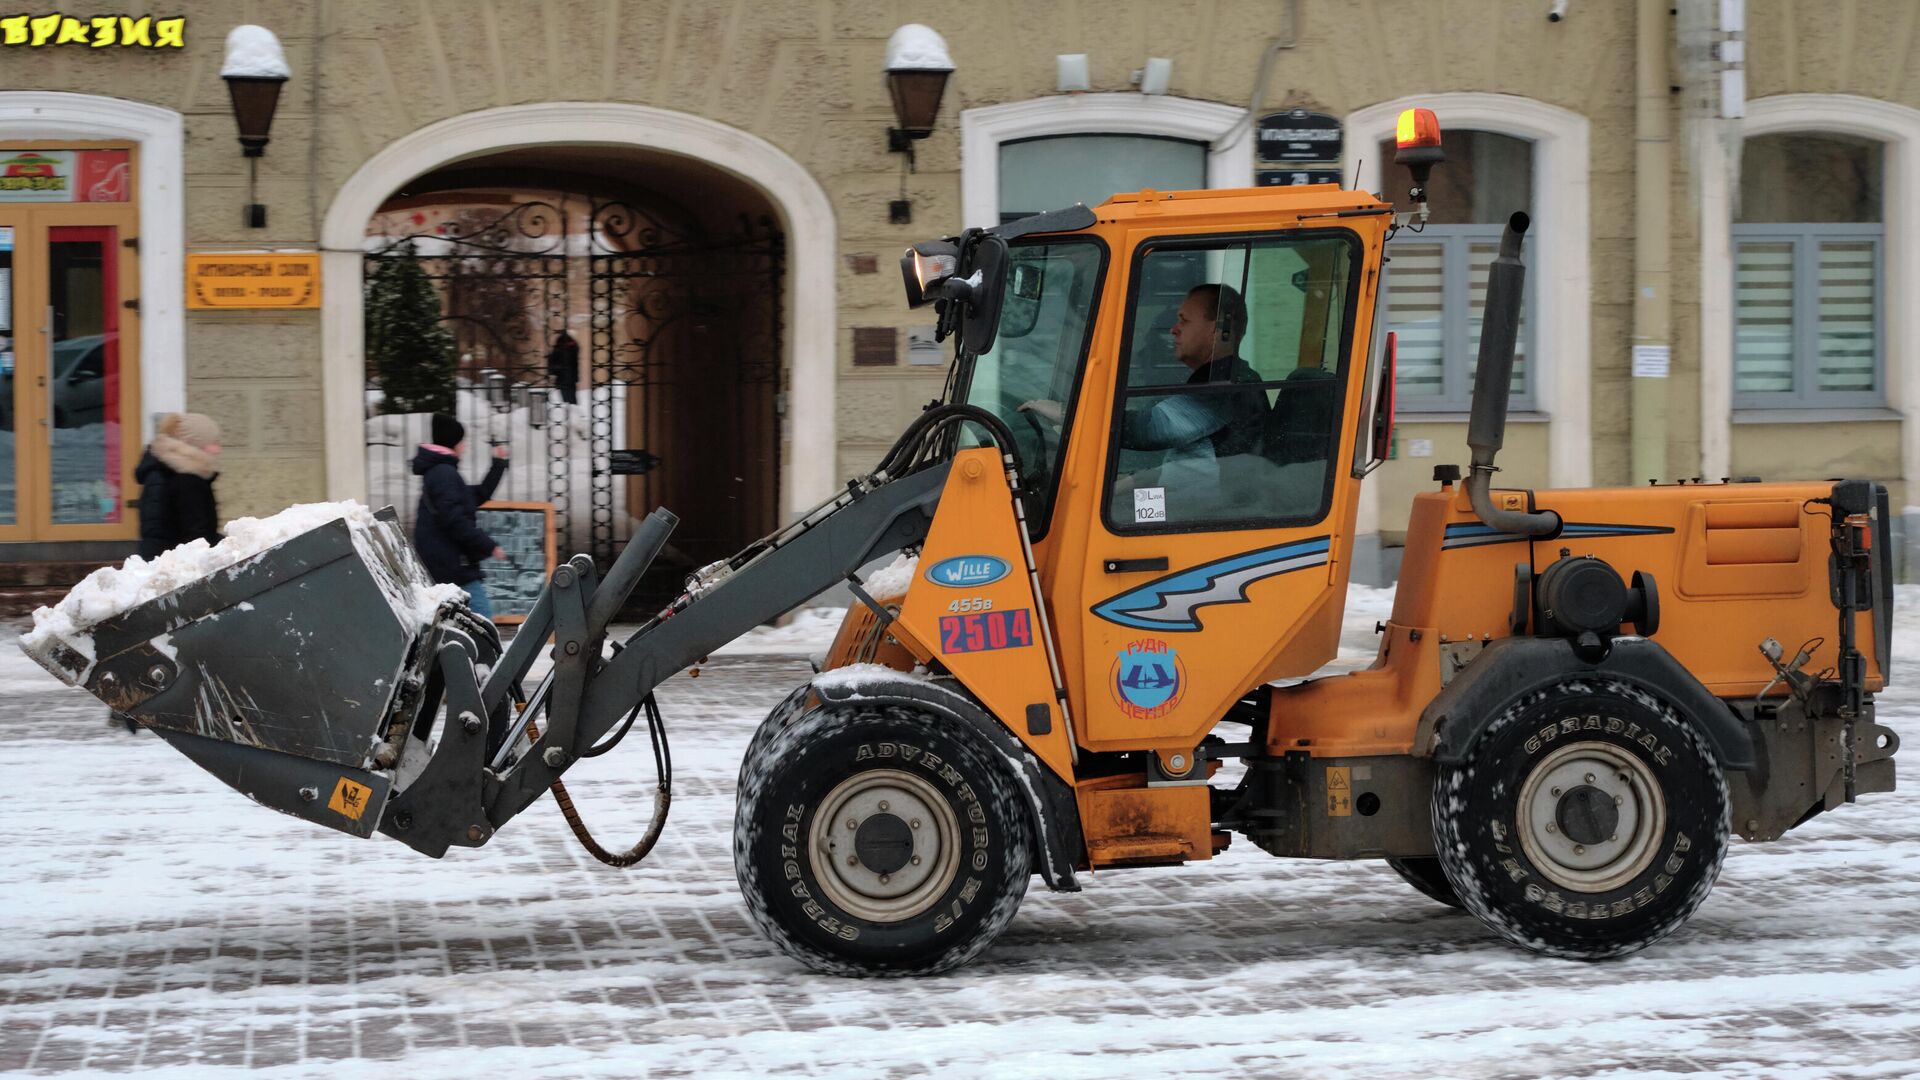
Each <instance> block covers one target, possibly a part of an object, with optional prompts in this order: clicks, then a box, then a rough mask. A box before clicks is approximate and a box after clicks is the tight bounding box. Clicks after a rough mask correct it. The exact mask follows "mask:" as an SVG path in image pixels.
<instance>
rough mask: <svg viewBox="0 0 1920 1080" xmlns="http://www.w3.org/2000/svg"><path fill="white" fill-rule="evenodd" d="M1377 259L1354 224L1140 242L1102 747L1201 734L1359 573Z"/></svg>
mask: <svg viewBox="0 0 1920 1080" xmlns="http://www.w3.org/2000/svg"><path fill="white" fill-rule="evenodd" d="M1364 264H1365V259H1364V257H1363V252H1362V248H1361V241H1360V239H1359V237H1358V236H1356V235H1355V234H1354V233H1352V232H1350V231H1348V230H1345V229H1316V230H1294V231H1290V232H1288V233H1285V234H1272V233H1269V234H1256V235H1241V236H1233V237H1219V236H1209V237H1202V238H1197V239H1185V238H1166V239H1160V240H1155V241H1153V242H1151V243H1150V244H1148V245H1145V246H1143V247H1141V248H1139V249H1137V250H1136V252H1135V254H1134V257H1133V265H1132V278H1131V286H1130V289H1129V293H1128V301H1127V309H1128V310H1127V324H1126V328H1125V330H1124V333H1123V337H1122V339H1121V345H1120V356H1119V358H1118V361H1119V362H1118V364H1117V365H1116V368H1117V382H1116V385H1115V387H1114V391H1115V392H1114V394H1113V399H1112V400H1113V407H1112V412H1111V416H1110V417H1109V418H1108V425H1109V426H1108V431H1107V433H1106V441H1107V447H1106V453H1105V455H1104V456H1105V466H1104V475H1103V476H1102V477H1101V485H1102V486H1101V488H1100V491H1101V495H1100V506H1099V507H1098V510H1097V514H1096V523H1095V524H1094V526H1093V528H1092V529H1091V530H1090V533H1089V537H1088V547H1087V557H1086V559H1085V560H1084V563H1083V569H1082V571H1081V573H1082V574H1083V575H1084V577H1083V579H1082V589H1083V591H1082V593H1081V595H1082V596H1084V597H1085V598H1086V599H1087V600H1088V601H1089V603H1087V604H1086V605H1085V607H1084V610H1085V615H1084V621H1083V626H1084V628H1085V632H1084V638H1083V641H1084V646H1083V648H1084V654H1083V655H1084V657H1085V659H1084V662H1083V663H1082V664H1081V672H1082V674H1081V677H1082V678H1083V679H1084V680H1085V685H1084V686H1083V687H1082V693H1083V695H1084V696H1083V700H1084V701H1085V702H1086V705H1085V707H1084V716H1085V719H1086V729H1087V739H1086V744H1085V745H1087V746H1088V747H1089V748H1090V749H1096V750H1099V749H1109V748H1120V747H1123V746H1128V745H1134V746H1138V745H1142V744H1143V743H1148V742H1155V741H1160V742H1159V745H1162V746H1166V745H1170V744H1172V743H1174V742H1175V741H1176V740H1178V741H1179V742H1181V743H1182V744H1183V745H1185V746H1186V747H1191V746H1192V745H1193V744H1194V743H1195V742H1197V740H1198V739H1199V738H1200V736H1201V735H1203V734H1205V732H1206V731H1208V730H1209V729H1210V728H1211V727H1212V726H1213V724H1214V722H1215V721H1216V720H1217V719H1218V718H1219V716H1220V715H1221V713H1222V712H1223V711H1224V710H1225V708H1226V707H1227V706H1228V705H1229V704H1231V702H1232V701H1234V700H1235V699H1236V698H1237V697H1238V696H1239V695H1240V694H1241V693H1243V692H1244V691H1245V689H1246V688H1247V687H1249V686H1251V685H1253V684H1255V683H1257V682H1259V681H1262V679H1263V678H1264V677H1265V676H1266V674H1267V673H1269V672H1270V670H1271V669H1272V668H1273V667H1275V665H1276V659H1277V658H1278V657H1280V656H1281V655H1282V652H1283V649H1284V644H1285V643H1286V642H1287V641H1289V640H1290V639H1293V638H1295V637H1297V636H1299V635H1300V634H1301V632H1302V628H1303V627H1305V626H1307V625H1308V624H1309V623H1310V622H1312V621H1314V620H1316V619H1317V618H1318V616H1319V615H1320V614H1321V613H1322V611H1323V610H1324V609H1325V608H1326V605H1327V604H1328V602H1329V598H1330V595H1331V584H1332V582H1334V581H1335V580H1337V579H1343V578H1344V572H1341V573H1339V574H1335V572H1334V571H1333V570H1332V569H1331V565H1332V564H1333V563H1334V562H1335V561H1336V559H1337V558H1338V557H1340V556H1342V554H1343V552H1344V550H1345V543H1344V541H1347V540H1350V538H1349V537H1346V536H1345V535H1344V534H1345V533H1346V532H1348V531H1349V530H1346V529H1343V528H1341V527H1340V524H1339V522H1340V519H1341V518H1342V516H1343V513H1344V511H1337V510H1336V507H1344V506H1345V505H1346V504H1347V503H1349V502H1350V501H1351V499H1350V494H1351V486H1352V484H1353V483H1354V481H1353V480H1352V478H1351V477H1350V476H1349V475H1348V474H1349V469H1348V468H1346V467H1345V466H1347V465H1348V464H1349V463H1348V461H1347V456H1346V453H1345V452H1344V451H1346V450H1348V449H1350V447H1351V440H1346V439H1342V438H1341V437H1340V431H1339V429H1340V426H1341V423H1340V421H1341V417H1342V415H1343V413H1344V412H1345V402H1346V397H1347V393H1348V386H1349V384H1350V383H1351V382H1352V381H1353V380H1352V379H1351V378H1349V372H1350V369H1351V364H1350V360H1351V358H1352V347H1351V340H1352V328H1353V324H1354V313H1355V310H1356V304H1357V299H1358V295H1359V292H1360V278H1361V270H1362V268H1363V266H1364ZM1314 625H1316V626H1317V622H1316V623H1314Z"/></svg>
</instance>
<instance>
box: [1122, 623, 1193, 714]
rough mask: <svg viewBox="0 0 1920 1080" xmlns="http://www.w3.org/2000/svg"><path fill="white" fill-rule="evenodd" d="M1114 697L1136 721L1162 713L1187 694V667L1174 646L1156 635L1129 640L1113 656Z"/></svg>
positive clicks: (1168, 711) (1177, 703)
mask: <svg viewBox="0 0 1920 1080" xmlns="http://www.w3.org/2000/svg"><path fill="white" fill-rule="evenodd" d="M1109 678H1110V679H1111V688H1112V690H1113V700H1114V702H1115V703H1116V704H1118V705H1119V706H1120V711H1121V712H1123V713H1126V714H1127V715H1128V716H1130V717H1132V718H1134V719H1135V720H1151V719H1153V718H1154V717H1157V716H1165V715H1166V714H1168V713H1170V712H1172V711H1173V710H1174V709H1175V708H1177V707H1178V706H1179V704H1180V699H1181V697H1182V696H1184V695H1185V694H1186V689H1187V685H1186V684H1187V668H1186V665H1185V664H1183V663H1181V662H1180V656H1179V654H1178V653H1176V652H1174V650H1173V647H1172V646H1171V645H1168V644H1167V643H1166V642H1164V641H1161V640H1160V639H1159V638H1141V639H1139V640H1138V641H1133V642H1129V643H1128V645H1127V647H1126V648H1124V649H1121V650H1120V652H1119V654H1118V655H1117V656H1115V657H1114V658H1113V671H1112V673H1111V675H1110V676H1109Z"/></svg>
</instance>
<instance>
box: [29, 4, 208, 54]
mask: <svg viewBox="0 0 1920 1080" xmlns="http://www.w3.org/2000/svg"><path fill="white" fill-rule="evenodd" d="M0 45H22V46H25V47H27V48H29V49H42V48H46V47H47V46H49V45H85V46H87V47H89V48H94V49H106V48H112V47H114V46H119V47H121V48H129V49H133V48H139V49H184V48H186V46H187V20H186V18H185V17H184V16H181V17H176V18H171V19H156V18H154V17H153V16H151V15H141V16H137V17H136V16H133V15H101V16H99V17H97V18H90V17H87V16H84V15H83V16H80V17H79V18H75V17H73V16H71V15H62V14H60V13H59V12H57V11H55V12H50V13H48V14H46V15H7V16H0Z"/></svg>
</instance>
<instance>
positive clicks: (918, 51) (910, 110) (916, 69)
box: [887, 23, 953, 169]
mask: <svg viewBox="0 0 1920 1080" xmlns="http://www.w3.org/2000/svg"><path fill="white" fill-rule="evenodd" d="M952 74H953V58H952V57H951V56H949V55H948V54H947V43H946V41H945V39H943V38H942V37H941V36H940V35H939V34H937V33H935V32H934V30H933V29H932V28H931V27H926V26H922V25H920V24H919V23H908V24H907V25H905V26H902V27H901V28H900V29H898V30H895V31H894V32H893V37H891V38H889V39H887V89H888V90H889V91H890V92H891V93H892V95H893V116H894V119H895V120H897V121H899V124H900V126H899V127H892V128H888V129H887V149H888V150H890V151H892V152H893V153H896V154H905V155H907V167H908V168H909V169H911V168H912V167H913V144H914V143H915V142H916V141H917V140H920V139H924V138H926V137H927V136H928V135H931V134H933V122H934V120H935V119H936V118H937V117H939V115H940V96H941V95H942V94H944V93H945V92H946V89H947V77H948V76H949V75H952Z"/></svg>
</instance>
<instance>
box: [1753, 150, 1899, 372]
mask: <svg viewBox="0 0 1920 1080" xmlns="http://www.w3.org/2000/svg"><path fill="white" fill-rule="evenodd" d="M1882 158H1883V155H1882V152H1881V144H1880V143H1878V142H1876V141H1874V140H1872V139H1861V138H1854V137H1851V136H1844V135H1826V134H1820V135H1815V134H1807V133H1798V132H1795V133H1787V134H1779V135H1759V136H1755V137H1753V138H1751V139H1748V140H1746V142H1745V144H1744V148H1743V151H1742V153H1741V160H1740V207H1739V212H1738V216H1737V217H1736V218H1735V223H1734V225H1733V259H1734V266H1733V286H1734V308H1733V321H1734V326H1733V347H1734V377H1733V392H1734V404H1735V406H1736V407H1739V408H1743V409H1751V408H1770V407H1778V408H1848V407H1860V406H1875V405H1880V404H1882V403H1884V402H1885V400H1886V379H1885V364H1884V363H1883V362H1882V360H1881V355H1882V353H1883V351H1884V350H1883V348H1882V345H1881V343H1882V341H1883V339H1884V336H1883V334H1882V332H1881V308H1882V303H1881V300H1882V297H1881V287H1880V281H1881V266H1882V260H1883V253H1882V248H1883V240H1884V237H1883V235H1882V226H1881V217H1880V199H1881V183H1882Z"/></svg>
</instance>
